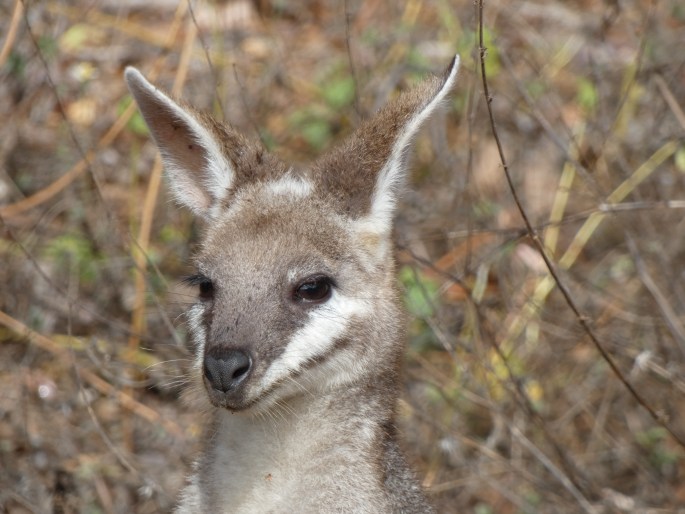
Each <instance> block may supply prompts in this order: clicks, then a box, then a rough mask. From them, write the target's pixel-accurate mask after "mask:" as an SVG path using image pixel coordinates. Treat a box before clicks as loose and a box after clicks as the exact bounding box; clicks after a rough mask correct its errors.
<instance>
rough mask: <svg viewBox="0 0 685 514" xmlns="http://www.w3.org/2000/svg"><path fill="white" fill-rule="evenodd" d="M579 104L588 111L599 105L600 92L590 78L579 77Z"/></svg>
mask: <svg viewBox="0 0 685 514" xmlns="http://www.w3.org/2000/svg"><path fill="white" fill-rule="evenodd" d="M577 98H578V104H579V105H580V106H581V107H582V108H583V110H585V111H586V112H592V111H594V110H595V107H597V103H598V101H599V93H598V92H597V88H596V87H595V85H594V84H593V83H592V82H590V81H589V80H588V79H586V78H584V77H581V78H579V79H578V93H577Z"/></svg>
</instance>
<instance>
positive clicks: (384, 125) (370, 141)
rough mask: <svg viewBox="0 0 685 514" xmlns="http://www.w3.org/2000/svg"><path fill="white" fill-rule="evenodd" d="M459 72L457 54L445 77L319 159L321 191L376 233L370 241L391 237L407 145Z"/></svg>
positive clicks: (405, 96)
mask: <svg viewBox="0 0 685 514" xmlns="http://www.w3.org/2000/svg"><path fill="white" fill-rule="evenodd" d="M458 70H459V56H455V57H454V59H453V60H452V62H451V63H450V66H449V67H448V68H447V70H446V72H445V74H444V75H443V77H442V78H439V77H432V78H430V79H428V80H425V81H424V82H423V83H422V84H420V85H419V86H418V87H416V88H414V89H411V90H409V91H406V92H404V93H402V94H401V95H399V96H398V97H397V98H395V99H394V100H393V101H391V102H390V103H388V104H387V105H386V106H385V107H384V108H383V109H381V110H380V111H378V113H376V115H374V116H373V117H372V118H370V119H369V120H367V121H366V122H365V123H363V124H362V125H361V126H360V127H359V129H358V130H357V131H356V132H355V133H354V134H353V135H352V136H351V137H350V138H349V139H348V140H347V141H346V142H345V143H343V144H342V145H341V146H340V147H338V148H336V149H335V150H333V151H332V152H331V153H329V154H327V155H325V156H323V157H322V158H321V159H320V160H319V161H317V163H315V165H314V169H313V171H314V176H315V177H316V180H318V181H319V182H320V183H321V185H322V189H324V190H326V191H328V192H329V194H331V195H332V196H333V197H334V198H335V199H337V201H338V203H339V205H340V207H341V209H342V210H343V211H345V212H346V213H347V214H348V215H349V216H350V217H352V218H353V219H355V220H356V224H357V226H358V229H359V231H360V232H362V233H366V234H367V235H369V236H373V237H368V238H367V239H368V240H370V241H371V240H376V241H379V242H381V241H384V240H387V239H388V237H389V236H390V233H391V232H392V219H393V215H394V212H395V208H396V204H397V198H398V195H399V192H400V190H401V187H402V186H403V184H404V180H405V175H406V166H405V160H406V154H407V151H408V148H409V145H410V143H411V142H412V140H413V139H414V137H415V136H416V134H417V132H418V131H419V129H420V128H421V127H422V125H423V123H424V122H425V121H426V120H427V119H428V118H429V117H430V115H431V114H433V113H434V112H435V111H436V110H438V108H439V107H440V105H441V104H442V102H443V100H444V99H445V98H446V97H447V95H448V93H449V92H450V91H451V89H452V87H453V86H454V83H455V81H456V78H457V72H458ZM381 246H387V245H385V244H382V245H381ZM381 253H383V252H381Z"/></svg>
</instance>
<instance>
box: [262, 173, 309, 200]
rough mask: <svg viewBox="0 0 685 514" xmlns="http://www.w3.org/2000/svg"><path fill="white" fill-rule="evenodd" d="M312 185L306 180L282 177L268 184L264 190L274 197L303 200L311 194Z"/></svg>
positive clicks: (288, 176)
mask: <svg viewBox="0 0 685 514" xmlns="http://www.w3.org/2000/svg"><path fill="white" fill-rule="evenodd" d="M312 189H313V186H312V183H311V182H310V181H308V180H306V179H301V178H297V177H293V176H291V175H289V174H287V175H284V176H283V177H281V178H280V179H278V180H276V181H275V182H269V183H268V184H267V185H266V190H267V191H268V192H269V193H272V194H274V195H286V196H291V197H293V198H305V197H307V196H309V195H310V194H311V192H312Z"/></svg>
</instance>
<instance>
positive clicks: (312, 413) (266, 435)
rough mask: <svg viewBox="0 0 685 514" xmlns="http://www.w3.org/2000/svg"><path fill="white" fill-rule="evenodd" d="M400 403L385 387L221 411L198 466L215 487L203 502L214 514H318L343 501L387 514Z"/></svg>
mask: <svg viewBox="0 0 685 514" xmlns="http://www.w3.org/2000/svg"><path fill="white" fill-rule="evenodd" d="M394 399H395V395H392V397H391V398H389V397H388V395H387V386H385V387H381V386H380V385H375V386H374V385H370V384H365V385H355V386H352V387H347V388H345V389H344V390H338V391H335V392H330V393H327V394H318V395H309V394H305V395H303V396H300V397H297V398H292V399H290V400H288V401H283V402H281V403H280V404H279V406H278V407H276V408H274V409H272V410H270V411H269V412H268V413H259V414H251V413H231V412H229V411H227V410H217V411H216V413H215V416H216V417H215V423H214V425H213V428H212V433H211V434H208V438H207V441H206V448H207V450H206V453H205V454H204V457H203V459H202V461H201V462H200V463H199V467H198V470H199V472H200V476H199V477H198V478H199V480H200V481H201V482H204V484H207V483H212V484H213V485H214V487H211V488H209V489H205V490H210V491H213V493H212V495H211V496H213V497H212V498H204V499H203V503H204V504H205V506H206V507H207V508H209V509H210V510H212V511H213V512H221V511H222V510H226V511H227V512H271V511H273V512H280V510H279V508H280V507H282V506H283V505H290V506H291V507H293V508H294V507H296V506H297V509H296V510H297V511H298V512H314V511H316V510H317V509H320V508H321V505H326V504H327V502H333V501H335V502H337V503H334V504H340V502H341V500H342V501H343V503H344V504H345V505H347V506H348V507H349V508H350V509H351V510H350V512H351V511H355V509H356V508H357V505H360V506H361V505H369V504H371V505H375V507H374V508H377V509H379V510H378V512H382V511H385V510H387V506H385V505H383V504H379V503H378V502H379V501H381V500H382V499H383V495H381V494H378V491H380V490H382V489H383V481H384V474H385V466H384V448H385V446H386V444H387V442H386V440H387V438H388V437H389V434H392V433H394V430H392V429H391V427H392V423H393V410H394ZM350 469H354V470H355V473H350ZM331 486H334V487H331ZM346 494H349V495H350V498H349V499H345V498H344V496H345V495H346ZM327 495H334V496H335V498H330V499H328V498H326V496H327ZM341 495H342V496H343V498H342V499H341ZM379 498H380V500H379ZM364 502H365V503H364ZM369 502H370V503H369ZM329 504H331V503H329ZM228 506H230V508H228ZM267 507H268V508H267ZM364 508H365V507H364ZM360 512H362V511H360ZM364 512H365V511H364Z"/></svg>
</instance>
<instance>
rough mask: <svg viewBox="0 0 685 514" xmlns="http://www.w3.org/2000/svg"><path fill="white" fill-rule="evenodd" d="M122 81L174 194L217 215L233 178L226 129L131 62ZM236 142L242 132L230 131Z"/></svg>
mask: <svg viewBox="0 0 685 514" xmlns="http://www.w3.org/2000/svg"><path fill="white" fill-rule="evenodd" d="M124 76H125V78H126V84H127V85H128V89H129V91H130V92H131V94H132V95H133V98H134V99H135V101H136V103H137V104H138V107H139V109H140V112H141V113H142V115H143V118H144V119H145V122H146V123H147V126H148V127H149V128H150V132H151V133H152V137H153V138H154V140H155V142H156V143H157V147H158V148H159V150H160V153H161V155H162V160H163V162H164V167H165V169H166V171H167V173H168V175H169V178H170V182H171V190H172V193H173V195H174V197H175V198H176V200H177V201H178V202H179V203H181V204H183V205H185V206H187V207H189V208H190V209H191V210H192V211H193V212H194V213H195V214H198V215H200V216H202V217H204V218H212V217H214V216H215V215H216V212H217V209H218V208H219V206H220V204H221V202H222V200H224V199H225V198H226V197H227V196H228V194H229V192H230V190H231V188H232V187H233V185H234V182H235V176H236V172H235V169H234V166H233V165H232V163H231V162H230V161H229V160H228V159H227V157H226V155H225V153H224V152H223V151H222V150H223V148H222V146H223V141H224V140H225V139H226V138H227V137H228V134H226V133H225V131H224V130H222V127H221V126H219V125H218V124H217V123H215V122H213V121H212V120H211V119H209V118H208V117H206V116H203V115H201V114H200V113H198V112H196V111H195V110H194V109H192V108H190V107H187V106H182V105H180V104H179V103H178V102H176V101H174V100H172V99H171V97H170V96H168V95H167V94H165V93H163V92H162V91H160V90H159V89H157V88H156V87H155V86H153V85H152V84H151V83H150V82H148V81H147V80H146V79H145V77H144V76H143V75H142V74H141V73H140V72H139V71H138V70H137V69H136V68H133V67H128V68H126V71H125V74H124ZM233 138H234V139H237V140H238V141H237V142H238V143H242V138H240V136H237V135H233Z"/></svg>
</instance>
